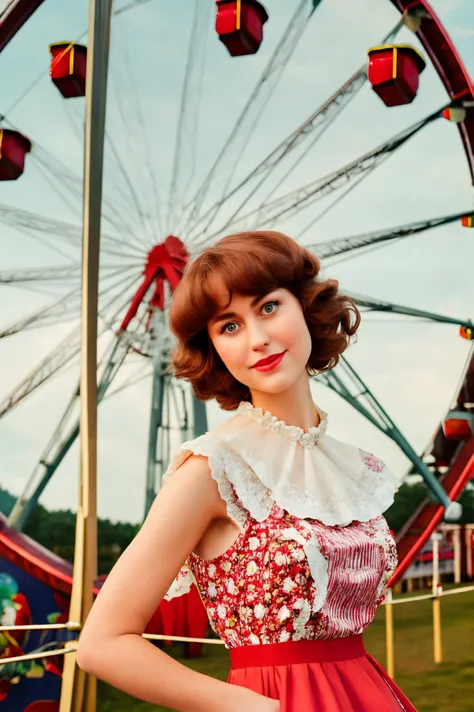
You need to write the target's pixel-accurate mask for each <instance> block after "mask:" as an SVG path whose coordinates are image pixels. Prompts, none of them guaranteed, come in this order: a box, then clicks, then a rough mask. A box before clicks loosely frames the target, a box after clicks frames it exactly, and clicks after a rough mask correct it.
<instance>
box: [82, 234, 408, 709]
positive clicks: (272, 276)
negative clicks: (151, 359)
mask: <svg viewBox="0 0 474 712" xmlns="http://www.w3.org/2000/svg"><path fill="white" fill-rule="evenodd" d="M318 273H319V261H318V260H317V258H316V257H315V256H313V255H312V254H311V253H310V252H308V251H307V250H305V249H304V248H302V247H300V246H299V245H297V243H296V242H294V241H293V240H292V239H290V238H289V237H287V236H285V235H282V234H280V233H275V232H249V233H241V234H238V235H232V236H229V237H226V238H224V239H223V240H221V241H220V242H219V243H218V244H217V245H216V246H215V247H212V248H209V249H207V250H205V251H204V252H203V253H202V254H201V255H200V256H199V257H197V259H196V260H195V261H194V262H193V263H191V265H190V266H189V267H188V269H187V270H186V272H185V274H184V277H183V279H182V282H181V283H180V285H179V287H178V288H177V290H176V291H175V294H174V296H173V301H172V306H171V312H170V325H171V329H172V331H173V332H174V334H175V335H176V336H177V338H178V345H177V347H176V350H175V353H174V358H173V365H174V371H175V374H176V376H177V377H179V378H185V379H187V380H189V381H190V382H191V384H192V386H193V388H194V391H195V393H196V395H197V397H198V398H200V399H202V400H209V399H211V398H216V400H217V402H218V403H219V404H220V406H221V407H222V408H223V409H224V410H229V411H236V413H235V414H234V415H233V416H232V417H230V418H229V419H228V420H227V421H226V422H225V423H224V424H222V425H219V426H218V427H216V428H214V429H212V430H210V431H209V432H207V433H205V434H204V435H202V436H201V437H198V438H197V439H195V440H193V441H190V442H187V443H184V444H183V445H182V447H181V450H180V452H179V453H178V454H177V455H176V457H175V458H174V461H173V462H172V464H171V466H170V467H169V469H168V472H167V473H166V476H165V478H164V485H163V487H162V489H161V491H160V492H159V494H158V496H157V497H156V500H155V503H154V505H153V507H152V509H151V511H150V514H149V516H148V517H147V519H146V521H145V523H144V525H143V527H142V529H141V531H140V532H139V534H138V535H137V537H136V538H135V540H134V541H133V542H132V544H131V545H130V547H129V548H128V549H127V550H126V551H125V552H124V554H123V555H122V557H121V558H120V560H119V561H118V563H117V564H116V566H115V567H114V569H113V571H112V573H111V574H110V576H109V577H108V578H107V581H106V583H105V585H104V587H103V588H102V590H101V593H100V595H99V597H98V598H97V600H96V602H95V604H94V607H93V609H92V611H91V614H90V616H89V618H88V620H87V623H86V626H85V628H84V631H83V633H82V635H81V639H80V643H79V649H78V663H79V665H80V666H81V667H83V668H84V669H85V670H88V671H89V672H91V673H93V674H95V675H96V676H98V677H100V678H102V679H104V680H107V681H108V682H110V683H111V684H112V685H114V686H116V687H119V688H121V689H123V690H126V691H127V692H128V693H130V694H132V695H135V696H137V697H140V698H142V699H144V700H148V701H150V702H153V703H155V704H161V705H165V706H168V707H171V708H172V709H176V710H182V711H183V712H214V711H215V712H241V711H242V710H251V711H252V712H277V710H279V711H280V712H369V711H370V712H375V711H376V712H397V711H398V712H400V710H405V712H414V707H413V706H412V705H411V704H410V702H409V701H408V700H407V699H406V698H405V696H404V695H403V693H402V692H401V691H400V690H399V689H398V688H397V687H396V686H395V684H394V683H393V681H392V680H390V678H389V677H388V676H387V675H386V673H385V672H384V671H383V670H382V668H381V667H380V666H379V665H378V664H377V663H376V662H375V661H374V660H373V659H372V658H370V657H369V656H367V654H366V653H365V651H364V647H363V643H362V637H361V633H362V631H363V630H364V629H365V628H366V627H367V626H368V625H369V623H370V622H371V621H372V620H373V617H374V615H375V611H376V607H377V605H378V604H379V603H381V602H382V600H383V598H384V595H385V587H386V584H387V582H388V579H389V578H390V575H391V573H392V572H393V570H394V567H395V565H396V549H395V544H394V541H393V539H392V537H391V535H390V532H389V530H388V527H387V524H386V522H385V520H384V518H383V517H382V512H383V511H385V510H386V509H387V508H388V507H389V506H390V504H391V503H392V501H393V494H394V490H395V482H394V477H393V475H392V474H391V473H390V472H389V471H388V469H387V468H386V467H385V465H384V463H383V462H381V461H380V460H379V459H378V458H377V457H375V456H374V455H371V454H370V453H366V452H364V451H362V450H359V449H358V448H355V447H353V446H350V445H346V444H344V443H341V442H339V441H337V440H335V439H333V438H331V437H329V435H327V434H326V428H327V415H326V414H325V413H324V412H323V411H322V410H321V409H320V408H318V407H317V406H316V405H315V403H314V402H313V399H312V395H311V390H310V380H309V377H310V375H311V374H314V373H317V372H321V371H325V370H329V369H331V368H333V367H334V366H335V365H336V364H337V362H338V360H339V357H340V354H341V353H342V352H343V351H344V350H345V349H346V347H347V345H348V343H349V340H350V337H352V336H353V335H354V334H355V332H356V330H357V327H358V325H359V322H360V315H359V312H358V310H357V308H356V306H355V305H354V303H353V302H352V300H351V299H349V298H347V297H345V296H343V295H341V294H339V293H338V284H337V282H335V281H334V280H322V279H320V278H318ZM137 582H140V586H137ZM193 582H195V583H196V584H197V586H198V589H199V591H200V594H201V598H202V600H203V603H204V605H205V606H206V608H207V612H208V616H209V620H210V622H211V624H212V626H213V628H214V630H215V631H216V632H217V633H218V634H219V635H220V637H221V638H222V639H223V640H224V642H225V644H226V647H227V648H228V649H229V653H230V660H231V670H230V674H229V677H228V680H227V682H221V681H218V680H215V679H212V678H209V677H207V676H205V675H201V674H200V673H197V672H194V671H192V670H190V669H188V668H186V667H185V666H183V665H181V664H180V663H178V662H176V661H175V660H173V659H172V658H170V657H169V656H167V655H166V654H165V653H164V652H162V651H160V650H158V649H156V648H154V647H153V646H152V645H150V644H149V643H148V642H147V641H145V640H144V639H143V638H141V634H142V633H143V630H144V628H145V626H146V624H147V622H148V620H149V619H150V617H151V615H152V614H153V612H154V611H155V609H156V607H157V605H158V604H159V602H160V601H161V600H162V599H163V598H166V599H168V600H169V599H170V598H173V597H174V596H176V595H180V594H182V593H185V592H186V591H188V590H189V587H190V586H191V584H192V583H193ZM131 601H133V605H131Z"/></svg>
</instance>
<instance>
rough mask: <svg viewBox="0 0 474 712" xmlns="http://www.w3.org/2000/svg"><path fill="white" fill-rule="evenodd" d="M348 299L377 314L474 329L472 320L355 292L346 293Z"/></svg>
mask: <svg viewBox="0 0 474 712" xmlns="http://www.w3.org/2000/svg"><path fill="white" fill-rule="evenodd" d="M346 294H347V296H348V297H351V298H352V299H353V300H354V301H355V303H356V304H357V306H360V307H366V308H367V309H368V310H370V311H375V312H386V313H390V314H403V315H405V316H412V317H416V318H418V319H426V320H428V321H435V322H438V323H440V324H453V325H455V326H464V327H465V328H466V329H472V326H473V324H472V321H471V320H470V319H468V320H466V321H465V320H464V319H456V318H454V317H451V316H444V315H443V314H435V313H434V312H429V311H424V310H423V309H414V308H413V307H404V306H400V305H399V304H392V303H391V302H384V301H381V300H379V299H372V298H371V297H364V296H362V295H360V294H354V293H353V292H346Z"/></svg>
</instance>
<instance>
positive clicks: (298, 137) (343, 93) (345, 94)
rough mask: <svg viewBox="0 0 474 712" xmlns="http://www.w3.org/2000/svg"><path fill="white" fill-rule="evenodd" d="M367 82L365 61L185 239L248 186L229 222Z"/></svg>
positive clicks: (391, 35) (386, 39) (394, 32)
mask: <svg viewBox="0 0 474 712" xmlns="http://www.w3.org/2000/svg"><path fill="white" fill-rule="evenodd" d="M401 26H402V22H401V21H400V22H398V23H397V24H396V25H395V27H394V28H393V29H392V30H391V31H390V32H389V33H388V34H387V35H386V36H385V37H384V38H383V40H382V41H381V42H380V44H381V45H384V44H386V43H388V42H392V41H393V40H394V39H395V37H396V36H397V34H398V32H399V30H400V28H401ZM366 81H367V66H366V63H365V64H364V65H363V66H362V67H361V68H360V69H359V70H358V71H357V72H355V73H354V74H353V75H352V76H351V77H350V78H349V79H348V80H347V81H346V82H344V84H343V85H342V86H341V87H340V88H339V89H338V90H337V91H336V92H335V93H334V94H333V95H332V96H331V97H329V99H327V100H326V101H325V102H324V103H323V104H321V106H319V107H318V108H317V109H316V111H314V112H313V113H312V114H311V115H310V116H309V117H308V118H307V119H306V120H305V121H304V122H303V123H302V124H301V125H300V126H299V127H298V128H297V129H296V130H295V131H293V132H292V133H291V134H290V135H289V136H288V137H287V138H286V139H284V140H283V141H282V142H281V143H280V144H279V145H278V146H277V147H276V148H275V149H274V150H273V151H271V152H270V153H269V154H268V156H266V157H265V158H264V159H263V161H261V162H260V163H259V164H258V166H257V167H256V168H254V169H253V170H252V171H251V172H250V173H249V174H248V175H247V176H246V177H245V178H244V179H243V180H242V181H241V182H240V183H239V184H238V185H237V186H235V188H233V189H232V190H230V191H229V192H228V193H226V194H225V195H224V196H223V197H222V198H221V199H220V200H219V201H218V202H217V203H216V204H215V205H213V206H212V207H210V208H209V209H208V210H207V211H206V212H205V213H204V214H203V215H202V217H201V218H199V219H198V220H197V221H196V222H195V223H194V225H193V227H192V229H191V230H190V232H189V238H188V239H190V241H191V242H192V239H193V232H194V231H195V230H196V229H197V228H198V227H199V226H200V225H202V223H203V222H204V221H205V220H207V223H206V225H205V226H204V227H203V228H201V231H200V233H199V234H205V233H206V232H207V230H208V229H209V228H210V226H211V225H212V222H213V221H214V219H215V218H216V217H217V214H218V212H219V211H220V209H221V208H222V206H223V205H225V203H227V201H228V200H230V199H231V198H232V197H233V196H234V195H236V194H237V193H238V192H239V191H241V190H242V189H243V188H244V187H245V186H248V187H251V186H252V189H251V191H250V192H249V193H248V194H247V196H246V197H245V198H244V200H243V201H242V202H241V203H240V205H239V207H238V208H237V209H236V210H235V212H234V213H233V214H232V215H231V216H230V217H229V219H228V220H229V223H230V222H231V221H232V220H234V219H235V218H236V217H237V215H238V214H239V213H240V211H241V210H242V209H243V208H244V207H245V205H247V203H248V202H249V201H250V200H251V199H252V198H253V197H254V195H255V193H256V191H258V190H259V188H261V186H262V185H263V184H264V183H265V182H266V180H267V179H268V178H269V177H270V175H271V174H272V172H273V171H274V170H275V168H277V167H278V166H279V165H280V163H282V161H284V160H285V159H286V158H287V157H288V156H290V154H292V153H293V152H294V151H295V150H296V149H297V148H298V147H299V146H301V145H303V143H304V142H305V141H306V140H307V139H309V138H310V137H311V136H312V135H313V134H315V135H314V136H313V139H312V141H311V143H310V144H309V146H308V148H307V149H306V150H305V153H304V154H303V157H306V156H308V154H309V153H310V151H311V149H312V148H313V147H314V146H315V145H316V143H317V142H318V141H319V139H320V138H321V136H322V135H323V134H324V132H325V131H326V130H327V129H328V128H329V127H330V126H331V124H332V123H333V122H334V120H335V119H336V118H337V116H338V115H339V114H340V113H341V111H342V110H343V109H345V108H346V107H347V106H348V105H349V103H350V102H351V100H352V99H353V98H354V97H355V96H356V95H357V94H358V92H359V91H360V89H362V87H363V86H364V84H365V82H366ZM301 158H302V157H301V156H298V157H297V158H296V160H295V161H294V162H293V164H292V165H291V166H290V168H289V169H288V170H287V171H286V172H285V173H284V175H283V176H282V177H281V178H280V180H279V181H278V182H277V184H276V185H275V186H274V187H273V188H272V190H271V192H270V193H269V194H268V195H267V196H266V197H265V202H266V201H267V200H269V199H270V197H271V196H272V195H273V194H274V193H275V191H276V190H277V189H278V188H279V187H280V186H281V185H282V183H284V181H285V180H286V179H287V178H288V177H289V176H290V175H291V173H292V172H293V171H294V169H295V168H296V167H298V166H299V165H300V163H301ZM259 177H260V180H259V181H258V183H257V184H256V185H254V184H253V182H254V180H256V179H257V178H259Z"/></svg>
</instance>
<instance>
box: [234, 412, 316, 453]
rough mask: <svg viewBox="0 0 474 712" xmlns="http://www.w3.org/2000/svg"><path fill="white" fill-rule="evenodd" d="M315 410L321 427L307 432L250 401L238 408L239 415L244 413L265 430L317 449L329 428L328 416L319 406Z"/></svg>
mask: <svg viewBox="0 0 474 712" xmlns="http://www.w3.org/2000/svg"><path fill="white" fill-rule="evenodd" d="M315 408H316V410H317V412H318V414H319V417H320V423H319V425H316V426H314V427H312V428H309V430H308V431H307V432H305V431H304V430H303V428H300V427H298V426H297V425H288V424H287V423H285V421H283V420H278V418H277V417H276V416H275V415H272V414H271V413H270V412H269V411H268V410H262V408H255V406H253V405H252V403H249V402H248V401H242V402H241V403H240V405H239V407H238V408H237V413H242V414H243V415H246V416H248V417H249V418H252V419H253V420H256V421H257V423H260V425H261V426H262V427H263V428H268V429H269V430H271V431H272V432H274V433H279V434H280V435H284V436H285V437H286V438H289V439H290V440H291V441H293V442H298V443H300V444H301V445H303V446H304V447H315V445H317V444H318V442H319V441H320V440H321V438H322V437H324V435H325V433H326V430H327V427H328V414H327V413H325V412H324V411H323V410H320V409H319V408H318V407H317V406H315Z"/></svg>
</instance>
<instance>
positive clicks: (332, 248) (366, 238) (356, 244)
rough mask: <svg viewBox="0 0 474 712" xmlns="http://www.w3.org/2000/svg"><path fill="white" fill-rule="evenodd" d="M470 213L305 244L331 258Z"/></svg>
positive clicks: (415, 232) (447, 223)
mask: <svg viewBox="0 0 474 712" xmlns="http://www.w3.org/2000/svg"><path fill="white" fill-rule="evenodd" d="M469 215H472V216H473V217H474V213H473V212H472V211H467V212H465V213H455V214H454V215H445V216H443V217H438V218H431V219H430V220H420V221H418V222H414V223H410V224H408V225H399V226H397V227H393V228H391V229H389V230H386V229H385V230H376V231H373V232H366V233H363V234H361V235H354V236H353V237H341V238H337V239H335V240H325V241H324V242H317V243H316V244H313V245H305V247H307V248H308V249H309V250H314V252H316V253H317V255H318V257H319V258H321V259H331V258H332V257H336V256H338V255H342V254H346V253H354V252H356V251H358V250H361V249H364V248H368V247H372V246H373V245H378V244H380V243H384V244H385V243H389V242H393V241H395V240H401V239H403V238H405V237H411V236H412V235H418V234H420V233H421V232H425V231H426V230H432V229H434V228H436V227H442V226H443V225H450V224H451V223H455V222H459V221H460V220H461V218H463V217H466V216H469ZM337 262H339V260H334V261H332V260H331V264H336V263H337Z"/></svg>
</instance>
